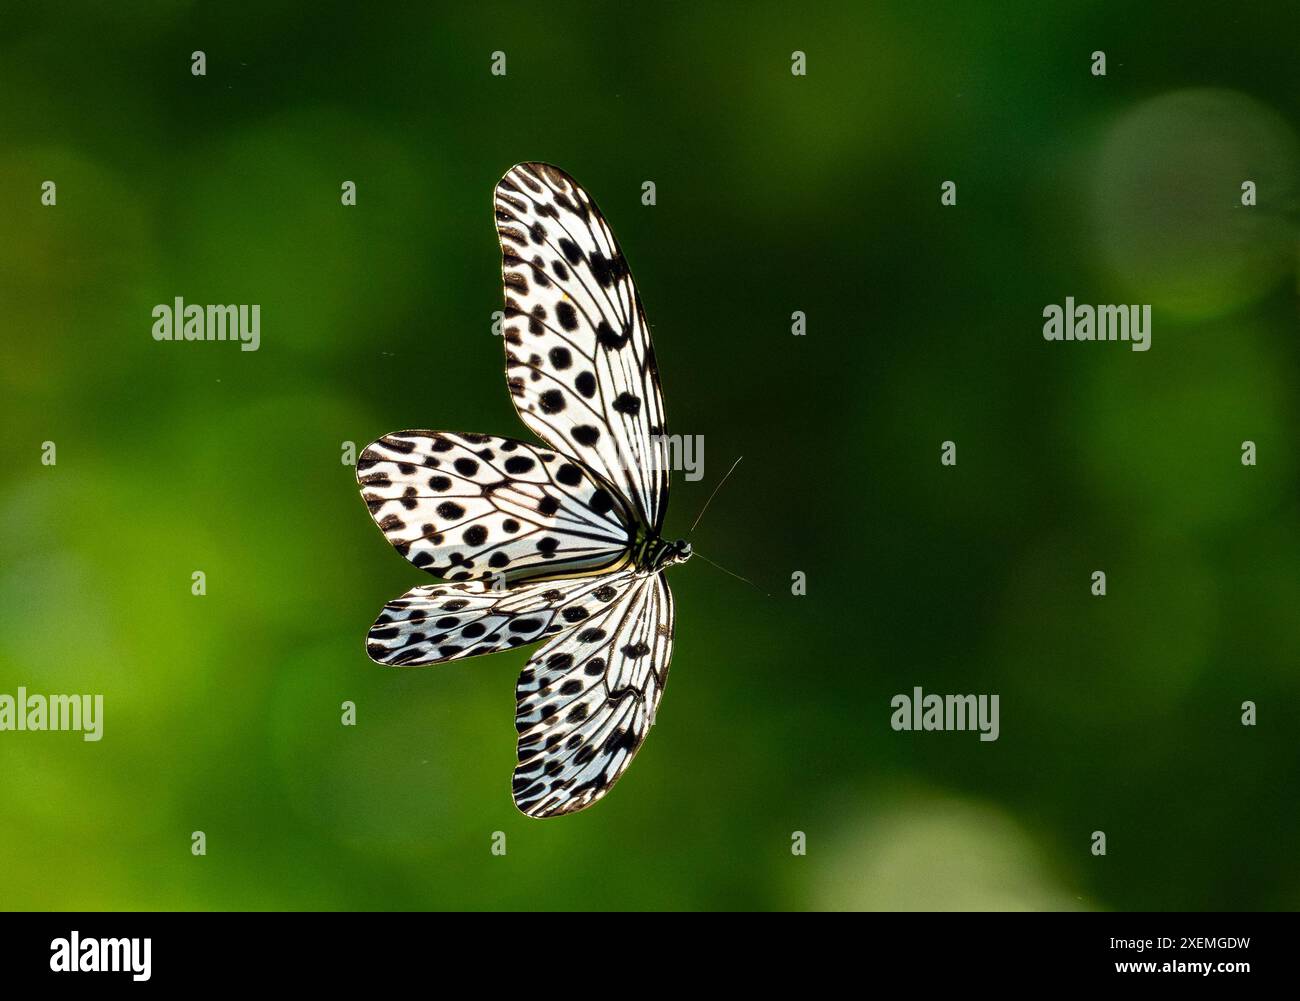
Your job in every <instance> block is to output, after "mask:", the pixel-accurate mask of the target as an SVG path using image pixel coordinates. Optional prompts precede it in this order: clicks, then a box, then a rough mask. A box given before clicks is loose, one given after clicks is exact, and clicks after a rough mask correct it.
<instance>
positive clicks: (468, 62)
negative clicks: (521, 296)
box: [0, 0, 1300, 910]
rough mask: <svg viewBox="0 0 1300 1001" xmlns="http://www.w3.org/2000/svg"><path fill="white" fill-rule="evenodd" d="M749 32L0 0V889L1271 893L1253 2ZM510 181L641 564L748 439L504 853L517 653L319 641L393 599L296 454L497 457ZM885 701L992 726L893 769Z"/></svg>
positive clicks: (1293, 321) (1269, 581) (1281, 10)
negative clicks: (587, 368) (615, 674)
mask: <svg viewBox="0 0 1300 1001" xmlns="http://www.w3.org/2000/svg"><path fill="white" fill-rule="evenodd" d="M11 6H13V5H11ZM638 8H639V5H638ZM803 8H804V5H795V4H684V3H683V4H669V5H665V6H664V7H663V8H662V9H660V10H658V11H657V12H651V11H647V10H641V9H636V10H635V11H634V10H633V9H631V5H629V8H628V9H627V10H624V9H623V8H621V7H618V6H617V5H610V4H601V5H597V4H585V3H584V4H568V5H565V4H557V3H554V2H552V3H547V4H524V3H518V4H495V3H474V4H465V5H456V6H451V5H441V6H432V5H411V6H409V7H406V6H402V5H379V6H373V5H357V6H356V7H352V6H344V5H333V4H325V5H322V4H320V3H311V4H308V3H302V2H288V0H284V2H270V3H261V4H258V5H256V6H255V7H253V6H251V5H250V7H249V8H248V9H247V11H246V12H238V10H237V9H236V10H232V8H231V7H230V6H229V5H224V4H197V3H179V2H167V0H154V2H150V3H144V4H100V3H84V4H70V5H69V4H64V5H49V6H46V5H35V4H33V5H30V6H29V7H28V8H26V9H23V8H21V7H19V9H11V10H6V14H5V17H4V18H3V21H2V22H0V138H2V139H3V141H2V142H0V333H2V335H3V336H2V342H0V351H2V354H0V360H2V368H0V397H2V398H3V408H4V409H3V425H2V427H3V431H2V435H3V441H2V445H3V467H2V470H3V471H2V472H0V692H8V693H11V694H12V693H14V692H15V691H16V689H17V687H18V686H20V685H23V686H26V688H27V689H28V690H29V691H33V692H49V693H64V692H67V693H78V692H88V693H96V692H98V693H103V695H104V706H105V708H104V713H105V718H104V736H103V739H102V740H101V741H99V742H97V743H92V742H85V741H83V740H82V739H81V738H80V737H79V736H78V735H77V734H72V733H44V734H33V733H10V732H5V733H0V859H3V860H4V862H3V865H0V906H3V907H4V908H7V909H65V908H91V909H152V908H163V909H318V908H319V909H344V908H346V909H419V908H469V909H480V908H494V909H495V908H506V909H515V908H518V909H526V908H555V909H579V908H627V909H641V908H672V909H677V908H718V909H742V908H743V909H768V908H795V909H802V908H853V909H858V908H865V909H913V908H924V909H934V908H937V909H948V908H972V909H1004V908H1006V909H1024V908H1032V909H1117V910H1127V909H1207V908H1214V909H1218V908H1222V909H1280V908H1295V907H1297V906H1298V905H1300V856H1297V853H1296V851H1295V847H1296V844H1297V841H1298V839H1300V809H1298V807H1297V795H1296V790H1297V787H1298V786H1300V752H1298V751H1297V742H1296V735H1297V732H1298V731H1297V726H1298V724H1300V615H1298V614H1297V610H1298V609H1300V573H1297V568H1298V567H1300V502H1298V500H1297V496H1298V495H1297V473H1298V471H1300V470H1298V466H1297V464H1298V461H1300V453H1298V452H1297V438H1296V429H1297V426H1298V424H1297V416H1298V415H1297V390H1298V389H1300V343H1298V341H1297V328H1298V324H1297V291H1298V283H1297V274H1298V269H1297V260H1298V247H1300V243H1298V240H1297V221H1298V218H1297V210H1298V207H1300V167H1298V164H1300V153H1298V149H1300V146H1298V139H1297V135H1298V127H1297V126H1298V123H1300V86H1297V83H1298V82H1300V79H1298V77H1297V61H1296V50H1295V40H1296V38H1297V37H1300V14H1298V13H1297V8H1296V6H1295V4H1294V3H1285V4H1284V3H1276V4H1255V5H1251V4H1247V5H1232V6H1224V5H1222V4H1218V3H1209V2H1205V3H1193V2H1189V3H1182V4H1178V5H1176V6H1175V5H1169V6H1161V5H1134V4H1131V3H1120V2H1106V3H1085V2H1072V3H1055V4H1050V5H1044V4H1040V3H1038V2H1017V3H1007V4H997V5H994V4H988V5H985V4H913V3H905V2H894V3H884V4H865V3H858V2H843V3H838V4H829V5H817V6H816V7H814V8H813V9H803ZM194 50H203V51H204V52H205V54H206V58H207V75H206V76H202V77H195V76H193V75H192V74H191V71H190V68H191V53H192V52H193V51H194ZM795 50H800V51H803V52H805V53H806V54H807V75H806V76H803V77H799V76H794V75H792V74H791V71H790V67H791V53H792V52H794V51H795ZM1096 50H1104V51H1105V53H1106V58H1107V74H1106V76H1104V77H1097V76H1094V75H1093V74H1092V73H1091V71H1090V69H1091V54H1092V53H1093V52H1094V51H1096ZM494 51H503V52H505V53H506V57H507V75H506V76H504V77H496V76H493V75H492V74H491V73H490V60H491V54H492V53H493V52H494ZM530 159H540V160H547V161H550V162H553V163H555V164H558V165H560V166H562V167H563V168H565V169H566V170H568V171H569V172H571V173H572V174H573V175H574V176H575V177H577V178H578V179H579V180H580V181H581V182H582V183H583V184H584V185H586V186H587V187H588V188H589V190H590V191H591V192H592V193H593V194H594V196H595V197H596V198H597V200H598V201H599V203H600V205H601V207H602V209H603V210H604V212H605V213H606V215H607V216H608V218H609V220H610V221H611V223H612V225H613V227H614V229H615V231H616V232H617V234H618V237H619V239H620V241H621V243H622V245H623V248H624V250H625V252H626V253H627V255H628V258H629V260H630V262H631V265H632V267H633V270H634V272H635V274H636V277H637V280H638V283H639V286H640V289H641V292H642V296H643V298H644V300H645V304H646V309H647V312H648V315H649V317H650V320H651V323H652V325H653V328H654V332H655V338H656V346H657V349H658V354H659V360H660V368H661V371H662V375H663V380H664V386H665V395H666V400H667V404H668V413H669V424H670V429H671V430H672V431H675V432H678V433H682V434H699V435H703V438H704V444H705V452H704V458H705V473H706V475H705V477H704V478H703V479H702V480H701V481H699V482H687V481H685V480H684V479H683V478H682V477H680V476H678V477H677V478H676V479H675V481H674V487H673V500H672V505H671V509H670V512H669V524H668V530H669V532H670V533H675V534H681V533H684V532H685V531H686V529H687V527H688V526H689V525H690V523H691V521H692V520H693V519H694V516H695V514H696V513H697V512H698V510H699V509H700V506H701V505H702V504H703V502H704V500H705V497H706V496H707V495H708V492H709V491H710V490H711V489H712V487H713V485H714V483H715V482H716V480H717V477H719V476H720V475H721V474H722V472H723V471H725V469H726V467H727V466H728V465H730V464H731V462H732V460H733V459H734V458H735V457H736V456H738V455H744V457H745V458H744V462H743V463H742V464H741V465H740V467H739V469H738V470H737V471H736V474H735V476H734V477H733V479H732V481H731V482H730V483H728V485H727V486H726V487H725V488H724V489H723V491H722V492H721V493H720V494H719V495H718V497H717V499H716V500H715V501H714V503H713V506H712V507H711V509H710V511H709V513H708V516H707V517H706V518H705V519H704V521H703V522H702V523H701V525H700V527H699V529H698V530H697V532H696V534H695V536H694V539H693V541H694V544H695V546H696V548H697V549H698V550H699V551H701V552H702V553H703V554H704V555H706V556H708V557H709V558H710V559H712V560H715V561H717V562H718V563H721V564H722V565H724V566H726V567H728V568H730V569H732V570H734V571H735V572H737V573H740V574H742V575H744V576H746V577H749V578H752V579H753V580H754V581H755V582H756V583H757V584H758V585H759V588H758V589H755V588H750V587H747V586H746V585H744V584H742V583H740V582H739V581H737V580H735V579H733V578H731V577H729V576H726V575H725V574H723V573H721V572H720V571H718V570H715V569H714V568H713V567H711V566H709V565H708V564H707V563H705V562H703V561H701V560H694V561H692V562H691V563H690V564H688V565H687V566H685V567H680V568H676V569H674V570H673V571H672V572H671V574H670V580H671V584H672V587H673V589H674V593H675V595H676V598H677V611H678V620H677V647H676V655H675V658H674V661H673V665H672V673H671V682H670V684H669V685H668V688H667V693H666V695H665V698H664V701H663V704H662V706H661V710H660V714H659V719H658V724H657V725H656V726H655V728H654V731H653V733H652V734H651V735H650V737H649V739H648V740H647V742H646V744H645V746H644V748H643V749H642V751H641V754H640V755H639V756H638V759H637V760H636V762H635V763H634V764H633V765H632V767H631V768H630V770H629V771H628V773H627V775H626V776H625V777H624V778H623V780H622V781H621V782H620V783H619V785H618V786H617V787H616V788H615V789H614V791H613V792H612V793H611V794H610V795H609V797H608V798H607V799H605V800H604V801H603V802H601V803H600V804H598V805H597V806H595V807H594V808H593V809H591V810H589V811H586V812H584V813H582V814H579V815H576V816H573V817H570V818H566V819H561V820H555V821H546V822H537V821H533V820H529V819H527V818H525V817H522V816H521V815H519V814H518V813H517V812H516V811H515V809H514V807H513V805H512V803H511V799H510V773H511V768H512V766H513V764H514V727H513V709H514V682H515V677H516V674H517V673H518V671H519V668H520V667H521V665H522V662H523V660H524V659H525V658H524V654H523V652H521V651H516V652H510V653H502V654H499V655H495V656H492V657H488V658H480V659H477V660H472V661H469V662H463V663H457V664H453V665H449V666H445V667H434V668H410V669H387V668H381V667H379V666H377V665H374V664H372V663H371V662H370V661H369V660H368V659H367V658H366V656H365V653H364V650H363V638H364V636H365V632H366V629H367V627H368V626H369V624H370V622H371V621H372V619H373V618H374V616H375V614H376V613H377V612H378V610H379V609H380V608H381V606H382V605H383V603H384V602H385V601H386V600H388V599H390V598H392V597H395V596H397V595H398V594H400V593H401V592H403V591H404V590H406V589H408V588H410V587H412V586H414V585H416V584H417V583H422V582H425V580H422V577H423V575H421V574H420V573H419V572H418V571H416V570H415V569H414V568H413V567H411V566H409V565H408V564H406V563H405V562H404V561H403V560H402V559H400V558H399V557H398V556H397V555H396V554H395V553H394V552H393V551H392V550H391V549H390V548H389V547H388V546H387V544H386V543H385V542H384V541H383V539H382V537H381V536H380V534H379V532H378V531H377V530H376V528H375V526H374V525H373V524H372V522H371V520H370V518H369V517H368V515H367V513H366V510H365V507H364V505H363V504H362V503H361V501H360V499H359V497H358V494H357V490H356V487H355V483H354V471H353V469H352V468H351V467H350V466H348V465H346V464H344V463H343V461H342V455H343V443H345V442H349V441H350V442H355V443H356V445H357V446H358V447H363V446H364V445H365V444H366V443H368V442H369V441H371V440H372V439H374V438H376V437H378V436H379V435H381V434H384V433H386V432H389V431H394V430H398V429H403V428H412V427H416V428H419V427H428V428H437V429H445V430H466V431H479V432H488V433H494V434H505V435H515V436H523V435H525V434H526V432H525V431H524V429H523V427H522V425H521V424H520V422H519V421H518V419H517V418H516V416H515V415H514V413H513V410H512V408H511V405H510V402H509V399H508V396H507V393H506V390H505V386H504V383H503V379H502V359H501V345H500V343H499V339H497V338H494V337H493V336H492V333H491V314H492V312H493V311H494V310H496V309H499V308H500V302H501V289H500V271H499V257H498V251H497V246H496V241H495V234H494V230H493V221H492V214H491V191H492V187H493V185H494V184H495V182H496V181H497V179H498V178H499V177H500V176H501V174H502V173H503V172H504V171H505V170H506V169H507V168H508V167H510V166H511V165H512V164H514V163H516V162H518V161H521V160H530ZM51 179H52V180H54V181H55V182H56V183H57V199H58V201H57V205H56V206H55V207H46V206H42V205H41V202H40V189H41V184H42V182H43V181H45V180H51ZM1247 179H1249V180H1253V181H1255V182H1256V184H1257V188H1258V205H1257V206H1255V207H1249V208H1248V207H1243V206H1242V205H1241V204H1240V195H1241V184H1242V182H1243V181H1244V180H1247ZM348 180H350V181H354V182H355V183H356V186H357V205H356V206H355V207H344V206H342V205H341V204H340V187H341V185H342V183H343V182H344V181H348ZM646 180H653V181H654V182H655V184H656V186H657V204H656V205H654V206H653V207H647V206H644V205H642V203H641V185H642V183H643V182H644V181H646ZM946 180H953V181H955V182H956V183H957V196H958V197H957V204H956V205H955V206H952V207H944V206H942V205H941V204H940V198H939V195H940V185H941V184H942V183H943V182H944V181H946ZM177 296H182V297H184V298H185V300H186V301H187V302H195V303H257V304H260V305H261V310H262V330H261V347H260V350H258V351H256V352H241V351H240V350H239V349H238V345H236V344H223V343H197V344H195V343H179V344H176V343H158V342H155V341H154V340H153V339H152V337H151V336H150V330H151V325H152V318H151V310H152V309H153V307H154V306H155V305H156V304H159V303H170V302H171V301H172V300H173V298H175V297H177ZM1066 296H1073V297H1074V298H1075V299H1076V300H1077V301H1078V302H1087V303H1130V302H1132V303H1149V304H1151V305H1152V307H1153V313H1154V320H1153V338H1152V347H1151V350H1150V351H1148V352H1146V353H1144V354H1143V353H1136V352H1133V351H1130V350H1129V348H1128V346H1127V345H1124V344H1079V343H1047V342H1045V341H1044V339H1043V337H1042V323H1043V320H1042V310H1043V308H1044V307H1045V306H1046V305H1049V304H1053V303H1056V304H1060V303H1063V302H1064V300H1065V297H1066ZM795 311H803V312H804V313H806V315H807V331H808V332H807V335H806V336H804V337H794V336H792V335H791V331H790V325H791V314H792V313H793V312H795ZM945 440H952V441H954V442H955V443H956V445H957V449H958V464H957V466H955V467H952V468H946V467H943V466H941V465H940V462H939V453H940V445H941V443H942V442H943V441H945ZM1245 440H1251V441H1254V442H1255V443H1256V445H1257V448H1258V457H1259V458H1258V465H1257V466H1255V467H1253V468H1252V467H1246V466H1243V465H1242V463H1241V461H1240V455H1241V443H1242V442H1243V441H1245ZM46 441H52V442H54V443H55V444H56V447H57V465H54V466H46V465H42V463H41V448H42V443H43V442H46ZM1098 569H1101V570H1105V571H1106V573H1107V575H1108V593H1107V595H1106V596H1105V597H1104V598H1097V597H1093V596H1092V595H1091V594H1090V591H1089V583H1090V575H1091V574H1092V572H1093V571H1094V570H1098ZM196 570H201V571H203V572H204V573H205V574H206V576H207V594H206V595H205V596H202V597H196V596H194V595H192V594H191V574H192V573H193V572H194V571H196ZM796 570H798V571H803V572H805V573H806V574H807V579H808V593H807V595H806V596H803V597H795V596H792V595H791V594H790V580H791V574H792V572H794V571H796ZM426 580H427V579H426ZM760 591H761V592H770V594H771V596H770V597H769V596H766V595H764V594H763V593H760ZM914 686H921V687H922V688H923V689H924V690H925V691H926V692H936V693H966V692H971V693H998V694H999V695H1000V700H1001V735H1000V738H999V739H998V740H997V741H996V742H992V743H981V742H980V741H979V740H978V738H977V735H976V734H974V733H897V732H894V731H893V730H892V729H891V728H890V726H889V717H890V715H891V710H890V700H891V698H892V697H893V696H894V695H895V694H897V693H900V692H906V693H910V692H911V691H912V689H913V687H914ZM345 700H352V701H354V702H355V703H356V706H357V719H358V723H357V725H356V726H355V727H344V726H342V725H340V715H341V710H340V705H341V703H343V702H344V701H345ZM1247 700H1250V701H1253V702H1255V703H1256V704H1257V706H1258V725H1256V726H1253V727H1247V726H1242V725H1241V719H1240V718H1241V711H1242V710H1241V705H1242V703H1243V702H1244V701H1247ZM1098 830H1100V831H1104V832H1105V833H1106V836H1107V849H1108V850H1107V854H1106V856H1104V857H1097V856H1094V855H1093V854H1092V852H1091V851H1090V848H1091V844H1092V842H1091V835H1092V832H1094V831H1098ZM194 831H203V832H204V833H205V834H206V838H207V854H206V855H205V856H202V857H195V856H194V855H192V854H191V851H190V846H191V834H192V832H194ZM495 831H502V832H504V833H505V835H506V839H507V845H508V853H507V854H506V855H505V856H495V855H493V854H492V853H491V851H490V847H491V839H492V835H493V832H495ZM796 831H802V832H805V834H806V836H807V846H808V847H807V854H806V856H797V855H792V853H791V844H792V841H791V838H792V834H793V832H796Z"/></svg>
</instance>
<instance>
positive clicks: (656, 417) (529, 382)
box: [494, 163, 668, 534]
mask: <svg viewBox="0 0 1300 1001" xmlns="http://www.w3.org/2000/svg"><path fill="white" fill-rule="evenodd" d="M494 204H495V208H496V220H497V235H498V237H499V238H500V242H501V256H502V280H503V281H504V283H505V298H506V310H505V316H506V322H505V327H504V337H505V348H506V377H507V382H508V384H509V387H510V394H511V398H512V399H513V400H514V403H515V408H516V409H517V410H518V411H519V415H520V417H522V418H523V421H524V423H525V424H527V425H528V427H529V428H530V429H531V430H532V431H534V432H535V433H536V434H537V435H538V436H539V437H541V438H542V439H543V440H544V441H546V442H549V443H550V445H551V446H552V447H553V448H555V449H557V450H559V451H561V452H564V453H567V454H569V455H576V456H578V457H579V458H580V459H582V461H583V462H585V463H586V464H587V465H588V466H589V467H590V468H591V469H593V470H594V471H595V472H597V473H598V474H600V476H602V477H603V478H604V479H605V480H606V481H607V482H608V483H610V484H612V485H614V486H615V487H617V488H618V490H620V491H622V492H623V493H624V494H625V495H626V497H627V499H628V500H629V501H630V502H631V504H632V506H633V508H634V510H635V514H636V515H637V516H638V517H639V518H640V519H641V521H642V522H643V523H644V525H645V527H646V528H648V529H650V530H651V531H653V532H654V533H655V534H658V532H659V529H660V528H661V527H662V525H663V518H664V510H665V507H666V506H667V503H668V463H667V443H666V441H665V437H664V436H665V435H666V434H667V430H666V428H665V421H664V406H663V398H662V395H661V393H660V389H659V374H658V370H657V368H656V366H655V356H654V347H653V345H652V344H651V342H650V327H649V325H648V324H647V323H646V319H645V313H644V311H643V309H642V307H641V297H640V296H639V295H638V293H637V290H636V285H635V284H634V283H633V281H632V274H631V272H630V271H629V270H628V266H627V262H626V260H625V259H624V257H623V252H622V251H621V250H620V249H619V246H618V242H617V241H616V240H615V239H614V234H613V232H612V231H611V230H610V228H609V226H608V225H607V224H606V222H605V220H604V218H603V217H602V216H601V214H600V210H599V209H597V208H596V203H595V202H594V201H593V200H592V199H591V196H590V195H588V194H587V192H586V191H584V190H583V189H582V188H581V187H580V186H579V185H578V183H577V182H576V181H575V180H574V179H573V178H571V177H570V176H569V175H568V174H566V173H564V172H563V171H562V170H559V169H558V168H556V167H552V166H551V165H550V164H544V163H521V164H519V165H518V166H515V167H512V168H511V169H510V170H509V171H508V172H507V173H506V175H505V177H503V178H502V179H501V181H500V182H499V183H498V184H497V187H496V195H495V199H494Z"/></svg>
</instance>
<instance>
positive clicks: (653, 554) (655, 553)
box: [632, 536, 691, 573]
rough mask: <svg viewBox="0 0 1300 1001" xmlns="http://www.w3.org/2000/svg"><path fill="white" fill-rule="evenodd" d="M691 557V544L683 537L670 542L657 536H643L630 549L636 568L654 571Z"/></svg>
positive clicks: (649, 571)
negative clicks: (631, 549)
mask: <svg viewBox="0 0 1300 1001" xmlns="http://www.w3.org/2000/svg"><path fill="white" fill-rule="evenodd" d="M690 558H691V544H690V543H689V542H687V541H686V540H685V539H678V540H677V541H675V542H670V541H668V540H667V539H661V538H659V537H658V536H654V537H651V536H645V537H643V538H642V539H640V540H639V541H638V542H637V543H636V545H635V547H634V548H633V551H632V562H633V564H634V565H635V566H636V568H637V569H638V570H641V571H644V572H646V573H654V572H657V571H659V570H666V569H667V568H668V567H670V566H674V565H675V564H678V563H685V562H686V561H687V560H689V559H690Z"/></svg>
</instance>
